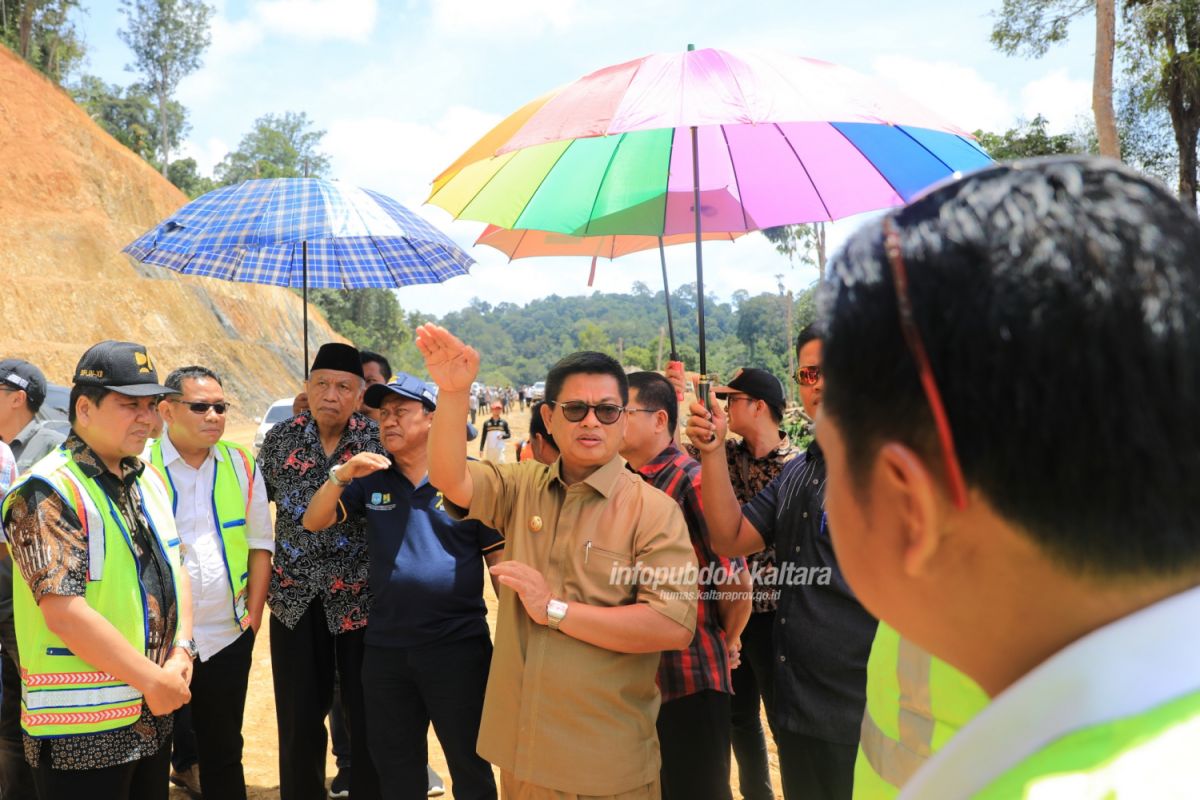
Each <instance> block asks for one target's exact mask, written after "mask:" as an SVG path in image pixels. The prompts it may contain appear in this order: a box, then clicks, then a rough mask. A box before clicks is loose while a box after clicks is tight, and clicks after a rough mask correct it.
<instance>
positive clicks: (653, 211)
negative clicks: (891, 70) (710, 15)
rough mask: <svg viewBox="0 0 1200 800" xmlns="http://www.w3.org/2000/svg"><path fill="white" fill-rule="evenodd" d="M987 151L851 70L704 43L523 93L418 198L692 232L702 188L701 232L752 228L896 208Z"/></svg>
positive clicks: (651, 231) (523, 217)
mask: <svg viewBox="0 0 1200 800" xmlns="http://www.w3.org/2000/svg"><path fill="white" fill-rule="evenodd" d="M693 127H694V128H695V139H696V148H695V150H696V152H695V153H694V154H693V146H692V131H691V129H692V128H693ZM693 155H695V158H693ZM990 161H991V159H990V158H989V157H988V156H987V154H986V153H984V152H983V151H982V150H981V149H980V148H979V147H978V145H976V144H975V142H974V140H973V139H972V138H971V137H970V134H968V133H967V132H966V131H964V130H962V129H961V128H958V127H957V126H955V125H953V124H951V123H949V122H947V121H946V120H944V119H941V118H940V117H938V116H937V115H936V114H934V113H933V112H932V111H929V110H928V109H925V108H923V107H921V106H920V105H919V104H917V103H915V102H913V101H911V100H909V99H907V98H905V97H903V96H902V95H900V94H899V93H898V92H896V91H895V90H893V89H892V88H890V87H888V86H886V85H884V84H882V83H880V82H878V81H874V80H872V79H870V78H867V77H866V76H864V75H861V74H859V73H857V72H855V71H853V70H850V69H847V68H845V67H841V66H837V65H835V64H830V63H828V62H824V61H817V60H815V59H809V58H802V57H799V56H794V55H789V54H778V53H759V52H740V51H738V52H735V51H726V50H713V49H705V50H695V51H689V52H683V53H665V54H658V55H650V56H646V57H644V58H639V59H635V60H633V61H629V62H626V63H624V64H618V65H615V66H612V67H607V68H605V69H601V70H598V71H596V72H593V73H591V74H590V75H587V76H585V77H583V78H581V79H579V80H577V81H575V82H573V83H571V84H568V85H566V86H564V87H562V88H560V89H557V90H555V91H552V92H550V93H548V94H546V95H543V96H542V97H539V98H538V99H536V100H533V101H532V102H530V103H528V104H526V105H525V106H524V107H522V108H521V109H519V110H518V111H516V112H515V113H514V114H512V115H510V116H509V117H508V118H506V119H505V120H504V121H502V122H501V123H500V124H499V125H497V126H496V127H495V128H494V129H493V130H492V131H491V132H489V133H488V134H487V135H486V136H484V137H483V138H482V139H480V140H479V141H478V142H477V143H476V144H475V145H474V146H472V147H471V148H470V149H469V150H468V151H467V152H465V153H464V154H463V155H462V156H461V157H460V158H459V159H458V160H457V161H456V162H455V163H454V164H452V165H450V167H449V168H447V169H446V170H445V171H444V172H443V173H442V174H441V175H439V176H438V177H437V178H436V179H435V180H434V182H433V191H432V193H431V194H430V197H429V200H428V202H430V203H433V204H434V205H437V206H440V207H442V208H444V209H446V210H447V211H449V212H450V213H451V214H453V215H454V216H456V217H461V218H465V219H473V220H479V221H483V222H490V223H493V224H496V225H500V226H502V227H506V228H534V229H539V230H546V231H553V232H557V233H568V234H575V235H589V236H594V235H600V234H640V235H645V236H657V235H665V236H671V235H675V234H683V233H687V232H689V231H693V230H694V228H695V219H694V216H695V210H696V202H695V199H694V195H698V197H699V210H700V224H701V226H702V229H703V230H704V231H750V230H760V229H762V228H767V227H773V226H776V225H790V224H796V223H800V222H816V221H827V220H834V219H839V218H841V217H845V216H849V215H852V214H857V213H861V212H864V211H870V210H873V209H878V208H885V207H889V206H894V205H901V204H903V203H904V202H907V201H908V200H909V199H910V198H912V197H913V196H914V195H915V194H917V193H918V192H920V191H921V190H923V189H924V188H926V187H927V186H929V185H931V184H933V183H935V182H937V181H939V180H941V179H943V178H946V177H948V176H950V175H952V174H954V173H955V172H961V171H968V170H972V169H976V168H978V167H981V166H984V165H986V164H988V163H990ZM694 165H695V166H697V167H698V169H696V170H695V171H696V172H698V173H699V181H698V182H697V181H696V180H695V179H694V175H693V172H694V170H693V166H694Z"/></svg>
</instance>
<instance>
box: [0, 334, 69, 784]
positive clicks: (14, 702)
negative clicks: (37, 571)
mask: <svg viewBox="0 0 1200 800" xmlns="http://www.w3.org/2000/svg"><path fill="white" fill-rule="evenodd" d="M45 399H46V376H45V375H43V374H42V371H41V370H40V369H38V368H37V367H36V366H34V365H33V364H30V363H29V362H28V361H22V360H20V359H18V358H6V359H4V360H3V361H0V440H3V441H4V442H5V443H6V444H7V445H8V446H9V448H10V449H11V450H12V454H13V458H14V459H15V460H16V468H17V472H24V471H25V470H27V469H29V467H31V466H32V465H33V464H34V463H35V462H37V461H39V460H41V458H42V456H44V455H46V454H47V453H49V452H50V451H51V450H53V449H54V448H56V447H58V446H59V445H60V444H62V441H63V438H64V437H63V434H62V433H60V432H59V431H56V430H55V429H53V428H51V427H49V426H47V425H46V424H45V422H44V421H42V420H39V419H37V418H36V415H37V412H38V410H39V409H40V408H41V407H42V403H43V402H45ZM3 542H4V532H3V530H0V553H2V552H3V551H4V549H5V545H4V544H3ZM19 664H20V662H19V654H18V652H17V630H16V627H15V626H14V624H13V611H12V562H11V561H10V560H9V559H8V558H7V557H0V687H2V686H8V687H9V691H7V692H5V691H2V690H0V792H3V793H4V794H5V795H10V796H12V797H28V796H31V795H32V794H33V773H31V772H30V771H29V766H28V765H27V764H26V763H25V756H24V755H23V748H22V746H21V693H20V691H19V690H18V689H17V687H18V686H19V685H20V681H21V673H20V666H19Z"/></svg>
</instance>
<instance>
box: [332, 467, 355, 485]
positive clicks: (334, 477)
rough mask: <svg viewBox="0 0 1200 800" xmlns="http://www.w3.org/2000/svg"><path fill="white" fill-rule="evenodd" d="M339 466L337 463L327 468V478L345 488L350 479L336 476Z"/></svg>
mask: <svg viewBox="0 0 1200 800" xmlns="http://www.w3.org/2000/svg"><path fill="white" fill-rule="evenodd" d="M340 466H341V464H338V465H337V466H336V467H330V468H329V480H331V481H333V485H334V486H340V487H341V488H343V489H345V488H346V487H347V486H349V485H350V481H344V480H342V479H341V478H339V477H338V476H337V471H338V467H340Z"/></svg>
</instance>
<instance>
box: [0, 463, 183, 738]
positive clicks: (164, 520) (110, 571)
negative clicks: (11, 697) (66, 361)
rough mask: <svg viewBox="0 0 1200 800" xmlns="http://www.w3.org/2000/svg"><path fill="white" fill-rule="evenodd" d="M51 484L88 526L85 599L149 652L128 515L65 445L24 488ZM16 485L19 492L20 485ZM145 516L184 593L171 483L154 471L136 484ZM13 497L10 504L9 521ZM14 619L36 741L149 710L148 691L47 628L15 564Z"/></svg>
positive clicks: (25, 713)
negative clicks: (38, 483) (36, 481)
mask: <svg viewBox="0 0 1200 800" xmlns="http://www.w3.org/2000/svg"><path fill="white" fill-rule="evenodd" d="M33 478H39V479H41V480H42V481H44V482H45V483H47V484H48V485H49V486H50V487H51V488H52V489H53V490H54V491H55V492H57V493H58V495H59V496H60V497H61V498H62V500H63V502H64V503H65V504H66V506H67V507H68V508H70V509H71V510H72V511H74V512H75V515H76V516H77V517H78V518H79V523H80V525H81V526H82V527H83V532H84V538H85V540H86V543H87V548H88V575H87V585H86V587H85V592H84V599H85V600H86V601H87V604H88V605H89V606H91V607H92V608H93V609H95V610H96V611H97V612H98V613H99V614H101V615H102V616H103V617H104V618H105V619H107V620H108V621H109V622H110V623H112V625H113V627H115V628H116V629H117V631H118V632H119V633H120V634H121V636H123V637H124V638H125V641H127V642H129V643H130V644H131V645H133V647H134V648H136V649H137V650H138V651H139V652H141V653H145V652H146V628H147V624H148V619H147V611H146V598H145V593H144V591H143V589H142V584H141V581H140V580H139V570H138V562H137V557H136V556H135V555H134V551H133V539H132V535H131V533H130V531H129V530H128V528H127V527H126V522H125V519H124V517H123V516H122V515H121V512H120V511H118V510H117V508H116V506H114V505H113V502H112V500H110V499H109V497H108V495H107V494H105V492H104V490H103V489H102V488H101V487H100V485H99V484H97V483H96V481H94V480H92V479H91V478H89V477H87V476H86V475H84V474H83V471H82V470H80V468H79V466H78V465H77V464H76V463H75V459H74V458H72V456H71V454H70V453H69V452H68V451H67V450H66V448H63V447H59V448H58V449H56V450H54V451H53V452H51V453H50V454H48V455H47V456H46V457H45V458H43V459H42V460H40V461H38V462H37V463H36V464H34V465H33V467H31V468H30V471H29V472H28V473H26V474H25V475H24V476H23V477H22V478H21V480H20V481H19V482H18V483H17V487H19V486H21V485H22V484H24V483H25V482H26V481H28V480H30V479H33ZM17 487H14V489H15V488H17ZM137 487H138V490H139V493H140V495H141V506H142V511H143V513H144V514H145V517H146V520H147V522H149V524H150V530H151V534H152V536H153V537H154V543H155V544H157V545H158V546H159V547H160V548H161V550H162V554H163V557H164V558H165V560H166V562H167V564H168V566H169V568H170V570H171V577H172V580H173V584H174V590H175V595H176V597H178V596H179V537H178V535H177V534H176V532H175V518H174V516H173V515H172V514H171V502H170V499H169V497H168V494H167V486H166V484H165V483H164V482H163V480H162V478H161V476H160V475H159V474H158V473H156V472H155V471H154V470H143V471H142V474H141V475H140V476H139V477H138V479H137ZM14 496H15V495H14V494H10V495H9V497H8V498H7V499H6V500H5V502H4V505H3V516H4V518H7V517H8V514H9V509H10V506H11V503H12V500H13V497H14ZM13 568H14V574H15V577H14V580H13V614H14V617H15V622H16V629H17V646H18V648H19V650H20V653H21V727H22V729H23V730H24V731H25V732H26V733H27V734H29V735H30V736H34V737H39V738H41V737H56V736H71V735H80V734H92V733H100V732H102V731H110V730H115V729H117V728H124V727H128V726H129V725H132V724H133V723H134V722H136V721H137V719H138V718H139V717H140V716H141V713H142V693H141V692H140V691H138V690H137V689H135V688H134V687H132V686H130V685H128V684H126V683H124V682H122V681H120V680H119V679H117V678H116V677H114V676H113V675H110V674H109V673H107V672H102V671H100V670H97V669H96V668H95V667H94V666H92V665H91V664H89V663H87V662H86V661H84V660H83V659H82V658H79V657H78V656H76V655H75V654H74V653H72V652H71V650H70V649H69V648H68V647H67V646H66V644H65V643H64V642H63V641H62V640H61V639H60V638H58V637H57V636H55V635H54V634H53V633H52V632H51V631H50V629H49V628H48V627H47V626H46V619H45V617H43V616H42V612H41V609H40V608H38V604H37V601H36V600H34V598H33V593H32V592H31V591H30V589H29V584H28V583H26V581H25V580H24V578H23V577H21V574H20V565H19V564H17V563H14V567H13Z"/></svg>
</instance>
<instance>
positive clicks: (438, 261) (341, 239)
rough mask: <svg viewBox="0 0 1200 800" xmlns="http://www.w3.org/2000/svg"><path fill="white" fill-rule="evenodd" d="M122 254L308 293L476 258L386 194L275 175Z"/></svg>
mask: <svg viewBox="0 0 1200 800" xmlns="http://www.w3.org/2000/svg"><path fill="white" fill-rule="evenodd" d="M123 252H125V253H128V254H129V255H131V256H133V257H134V258H135V259H137V260H138V261H141V262H142V263H144V264H153V265H155V266H158V267H166V268H167V269H173V270H175V271H176V272H182V273H184V274H186V275H202V276H204V277H207V278H221V279H223V280H227V281H238V282H240V283H266V284H271V285H275V286H291V287H298V288H300V289H302V290H303V292H304V369H305V373H306V374H307V371H308V289H309V287H312V288H314V289H362V288H369V287H375V288H392V287H397V286H408V285H410V284H415V283H441V282H442V281H445V280H447V279H448V278H453V277H454V276H455V275H465V274H467V268H468V267H470V266H471V264H474V263H475V261H474V259H472V258H471V257H470V256H469V255H467V254H466V252H465V251H463V249H462V248H460V247H459V246H458V245H457V244H455V243H454V241H453V240H451V239H450V237H448V236H446V235H445V234H444V233H442V232H441V231H439V230H438V229H437V228H435V227H433V226H432V225H430V224H429V223H428V222H426V221H425V220H424V219H423V218H422V217H420V216H419V215H417V214H414V213H413V212H411V211H409V210H408V209H407V208H405V207H404V206H402V205H400V204H399V203H397V202H396V201H395V200H393V199H391V198H390V197H386V196H385V195H382V194H379V193H378V192H372V191H369V190H367V189H359V188H357V187H354V186H348V185H345V184H341V183H335V182H331V181H327V180H323V179H321V178H273V179H265V180H251V181H245V182H243V183H239V184H235V185H233V186H225V187H223V188H220V189H217V190H215V191H212V192H209V193H208V194H205V195H203V196H201V197H198V198H196V199H195V200H193V201H192V202H190V203H188V204H187V205H185V206H184V207H183V208H181V209H179V210H178V211H176V212H175V213H174V214H172V215H171V216H169V217H167V218H166V219H165V220H163V221H162V222H160V223H159V224H158V225H156V226H154V228H153V229H151V230H150V231H148V232H147V233H145V234H143V235H142V236H141V237H139V238H138V239H137V240H135V241H133V242H131V243H130V244H128V245H126V247H125V248H124V250H123Z"/></svg>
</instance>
